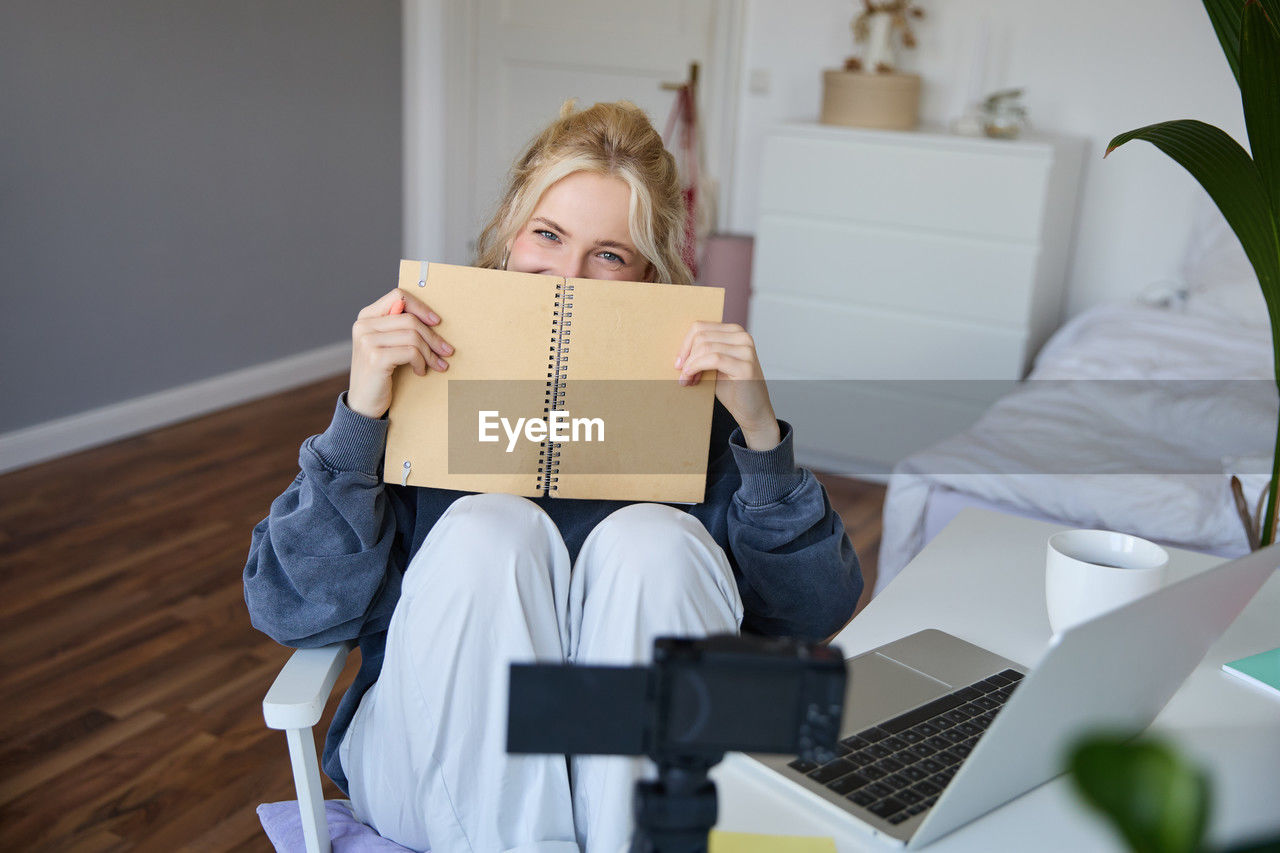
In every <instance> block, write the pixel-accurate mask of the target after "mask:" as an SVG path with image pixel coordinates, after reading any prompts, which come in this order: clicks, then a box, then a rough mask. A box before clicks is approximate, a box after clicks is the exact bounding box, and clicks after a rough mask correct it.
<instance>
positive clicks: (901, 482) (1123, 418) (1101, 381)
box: [875, 211, 1277, 593]
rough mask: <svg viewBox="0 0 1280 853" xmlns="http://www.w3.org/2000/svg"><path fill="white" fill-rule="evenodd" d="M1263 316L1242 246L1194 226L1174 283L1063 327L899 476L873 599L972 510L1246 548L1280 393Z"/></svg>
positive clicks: (1237, 550) (893, 483)
mask: <svg viewBox="0 0 1280 853" xmlns="http://www.w3.org/2000/svg"><path fill="white" fill-rule="evenodd" d="M1266 317H1267V315H1266V310H1265V304H1264V302H1263V299H1262V295H1261V291H1260V289H1259V287H1258V283H1257V279H1256V278H1255V277H1254V276H1253V272H1252V269H1251V268H1250V267H1249V265H1248V262H1247V261H1246V260H1245V258H1244V253H1243V251H1242V250H1241V249H1240V244H1239V242H1238V241H1237V240H1236V239H1235V237H1234V235H1233V234H1232V233H1231V232H1230V230H1229V229H1228V228H1227V227H1226V225H1225V223H1224V222H1222V221H1221V217H1220V216H1216V211H1213V212H1212V213H1206V214H1202V215H1201V216H1200V218H1199V219H1198V227H1197V230H1196V233H1195V236H1194V237H1193V239H1192V240H1191V241H1190V245H1189V246H1188V250H1187V253H1186V258H1185V260H1184V263H1183V268H1182V276H1181V279H1180V280H1179V281H1178V282H1173V283H1164V284H1161V285H1160V286H1159V287H1158V288H1156V289H1154V290H1149V291H1148V292H1147V293H1146V294H1145V295H1144V297H1143V298H1141V299H1138V300H1136V301H1133V302H1127V303H1115V304H1104V305H1099V306H1096V307H1094V308H1092V309H1090V310H1087V311H1085V312H1084V313H1082V314H1080V315H1079V316H1077V317H1075V318H1073V319H1072V320H1071V321H1069V322H1068V323H1067V324H1066V325H1064V326H1063V327H1062V328H1061V329H1059V330H1058V331H1057V332H1056V333H1055V334H1054V336H1053V337H1052V338H1051V339H1050V340H1049V341H1048V342H1047V343H1046V344H1045V346H1044V347H1043V348H1042V350H1041V351H1040V354H1039V355H1038V357H1037V359H1036V361H1035V364H1034V366H1033V369H1032V371H1031V373H1030V375H1029V376H1028V378H1027V379H1026V380H1025V381H1024V382H1022V383H1019V385H1018V386H1017V387H1016V388H1015V389H1014V390H1013V391H1012V392H1010V393H1009V394H1007V395H1005V396H1004V397H1002V398H1001V399H1000V400H998V401H997V402H996V403H995V404H994V405H993V406H992V407H991V408H990V409H989V410H988V411H987V412H986V413H985V414H984V415H983V416H982V417H981V418H980V419H979V420H978V422H977V423H975V424H974V425H973V426H972V427H970V428H969V429H967V430H965V431H964V432H962V433H960V434H959V435H956V436H953V437H951V438H949V439H946V440H944V441H942V442H940V443H938V444H936V445H934V446H932V447H930V448H928V449H926V450H924V451H921V452H918V453H915V454H913V455H911V456H909V457H907V458H906V459H904V460H902V461H901V462H900V463H898V465H897V466H895V468H894V470H893V473H892V475H891V477H890V480H889V488H888V492H887V494H886V498H885V508H884V530H883V535H882V539H881V548H880V560H879V577H878V579H877V582H876V587H875V592H877V593H878V592H879V591H880V590H881V589H883V588H884V587H885V586H886V585H887V584H888V583H889V582H890V581H891V580H892V579H893V577H894V576H896V574H897V573H898V572H899V571H901V569H902V567H903V566H905V565H906V564H907V562H908V561H910V559H911V558H912V557H914V556H915V554H916V553H917V552H918V551H919V550H920V549H921V548H922V547H923V546H924V545H925V543H926V542H928V541H929V539H931V538H932V536H933V535H934V534H935V533H936V532H937V531H938V530H940V529H941V528H942V527H943V526H945V524H946V523H947V522H948V521H950V520H951V518H952V517H954V516H955V514H956V513H958V512H959V511H960V510H961V509H963V508H965V507H968V506H981V507H986V508H989V509H996V510H999V511H1003V512H1009V513H1014V514H1017V515H1024V516H1028V517H1031V518H1038V519H1046V520H1052V521H1057V522H1061V523H1065V524H1070V525H1073V526H1078V527H1101V528H1107V529H1111V530H1121V531H1124V532H1128V533H1133V534H1136V535H1139V536H1143V537H1145V538H1148V539H1152V540H1155V541H1157V542H1162V543H1166V544H1170V545H1175V546H1178V547H1182V548H1189V549H1192V550H1197V551H1203V552H1208V553H1213V554H1218V555H1221V556H1224V557H1230V556H1237V555H1239V554H1243V553H1245V552H1246V551H1247V550H1248V547H1249V545H1248V539H1247V536H1246V532H1245V526H1244V524H1243V523H1242V521H1241V518H1240V513H1239V510H1238V509H1237V501H1236V499H1235V497H1234V496H1233V493H1232V490H1231V486H1230V478H1231V476H1232V475H1236V476H1237V477H1238V478H1239V479H1240V481H1241V484H1242V487H1243V496H1244V500H1245V502H1246V503H1247V504H1248V506H1249V507H1250V508H1255V507H1256V506H1257V504H1258V501H1259V498H1260V496H1261V494H1262V492H1263V490H1264V488H1265V486H1266V483H1267V481H1268V479H1269V475H1270V461H1271V453H1272V449H1273V446H1274V443H1275V436H1276V419H1277V393H1276V386H1275V381H1274V375H1275V374H1274V356H1273V354H1272V344H1271V332H1270V328H1269V326H1268V325H1267V319H1266Z"/></svg>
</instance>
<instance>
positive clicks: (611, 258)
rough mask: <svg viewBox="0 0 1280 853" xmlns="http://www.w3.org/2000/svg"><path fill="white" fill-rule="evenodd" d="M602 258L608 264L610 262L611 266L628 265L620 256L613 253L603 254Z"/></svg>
mask: <svg viewBox="0 0 1280 853" xmlns="http://www.w3.org/2000/svg"><path fill="white" fill-rule="evenodd" d="M600 257H601V258H603V259H604V260H606V261H608V262H609V263H611V264H625V263H626V261H624V260H623V259H622V258H620V257H619V256H617V255H615V254H614V253H613V252H601V253H600Z"/></svg>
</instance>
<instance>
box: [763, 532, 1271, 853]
mask: <svg viewBox="0 0 1280 853" xmlns="http://www.w3.org/2000/svg"><path fill="white" fill-rule="evenodd" d="M1277 565H1280V545H1276V546H1272V547H1269V548H1266V549H1263V550H1261V551H1257V552H1254V553H1253V554H1250V555H1248V556H1246V557H1243V558H1241V559H1239V560H1233V561H1231V562H1227V563H1223V564H1222V565H1220V566H1215V567H1213V568H1210V569H1207V570H1205V571H1203V572H1200V573H1199V574H1196V575H1193V576H1192V577H1189V578H1186V579H1185V580H1182V581H1179V582H1177V583H1174V584H1171V585H1169V586H1167V587H1165V588H1164V589H1161V590H1159V591H1157V592H1155V593H1152V594H1151V595H1149V596H1147V597H1145V598H1143V599H1140V600H1138V601H1135V602H1133V603H1131V604H1128V605H1126V606H1124V607H1121V608H1119V609H1116V610H1113V611H1111V612H1110V613H1106V614H1104V615H1102V616H1099V617H1098V618H1096V619H1094V620H1092V621H1090V622H1085V623H1083V624H1080V625H1078V626H1076V627H1074V628H1071V629H1069V630H1067V631H1064V632H1063V633H1061V634H1059V635H1058V636H1057V637H1056V638H1055V641H1054V642H1053V643H1052V644H1051V645H1050V648H1049V650H1048V651H1047V652H1046V653H1045V655H1044V657H1043V659H1042V660H1041V662H1040V664H1039V665H1038V666H1037V667H1036V668H1035V670H1034V671H1030V672H1028V671H1027V669H1026V668H1025V667H1022V666H1019V665H1018V664H1017V663H1015V662H1013V661H1011V660H1007V659H1005V658H1003V657H1000V656H999V655H996V654H992V653H991V652H989V651H987V650H985V649H982V648H979V647H978V646H975V645H972V644H970V643H967V642H965V641H963V640H960V639H958V638H956V637H953V636H951V635H950V634H944V633H943V632H941V631H921V632H920V633H917V634H912V635H911V636H909V637H904V638H903V639H901V640H897V641H895V642H892V643H889V644H888V645H885V646H881V647H880V648H878V649H875V650H873V651H870V652H867V653H866V654H864V655H859V656H858V657H855V658H851V659H850V660H849V661H848V662H847V665H848V672H849V681H848V690H847V692H846V694H845V712H844V721H843V725H842V727H841V738H842V740H841V741H840V752H841V756H840V757H839V758H836V759H835V760H834V761H831V762H828V763H826V764H823V765H817V764H812V763H806V762H802V761H799V760H789V759H788V757H786V756H769V755H752V756H751V757H752V758H753V759H755V760H757V761H759V762H761V763H762V764H764V765H766V766H767V767H769V768H771V769H773V770H776V771H777V772H778V773H780V774H782V775H783V776H785V777H786V778H787V779H789V780H791V781H792V782H794V783H795V784H797V785H800V786H802V787H803V788H804V789H805V790H806V791H808V792H809V793H810V794H812V795H813V796H814V797H816V798H818V799H819V800H820V801H821V802H823V803H825V804H827V805H828V806H830V807H832V808H835V809H838V810H840V811H841V812H843V813H844V814H847V815H849V816H852V817H853V818H856V819H857V820H858V821H860V822H862V823H863V824H864V825H865V826H866V827H869V828H870V829H871V830H873V831H874V832H876V833H878V834H880V835H882V836H884V837H885V838H886V839H890V840H894V841H896V842H898V843H900V844H905V845H906V846H908V847H913V848H914V847H920V846H923V845H925V844H928V843H929V842H930V841H933V840H935V839H937V838H939V837H940V836H942V835H945V834H946V833H948V832H950V831H951V830H953V829H956V828H958V827H960V826H963V825H964V824H966V823H968V822H969V821H971V820H973V819H974V818H977V817H979V816H981V815H983V814H986V813H987V812H988V811H991V810H992V809H994V808H996V807H997V806H999V805H1002V804H1003V803H1006V802H1008V801H1009V800H1011V799H1013V798H1014V797H1017V796H1018V795H1020V794H1022V793H1024V792H1026V791H1029V790H1030V789H1032V788H1034V787H1035V786H1037V785H1039V784H1041V783H1042V782H1045V781H1047V780H1049V779H1051V778H1053V777H1054V776H1057V775H1058V774H1059V773H1062V772H1063V770H1064V767H1063V761H1064V757H1065V755H1066V753H1067V750H1068V749H1069V747H1070V746H1071V745H1072V744H1073V743H1074V742H1075V741H1076V739H1078V738H1079V737H1080V736H1081V734H1083V733H1084V732H1086V731H1089V730H1091V729H1097V728H1106V729H1111V730H1119V731H1130V732H1133V733H1135V734H1136V733H1138V732H1140V731H1141V730H1142V729H1144V728H1146V727H1147V726H1148V725H1149V724H1150V723H1151V721H1152V720H1153V719H1155V717H1156V715H1157V714H1158V713H1159V712H1160V710H1161V709H1162V708H1163V707H1164V706H1165V704H1166V703H1167V702H1168V701H1169V699H1170V698H1171V697H1172V696H1173V694H1174V692H1176V691H1177V689H1178V687H1179V686H1181V684H1182V682H1183V681H1184V680H1186V678H1187V676H1188V675H1190V674H1191V671H1192V670H1193V669H1195V667H1196V665H1197V664H1198V663H1199V662H1200V661H1201V659H1203V658H1204V655H1205V653H1206V652H1207V651H1208V650H1209V646H1210V645H1212V644H1213V642H1214V641H1215V640H1216V639H1217V638H1218V637H1219V636H1221V634H1222V633H1223V632H1224V631H1225V630H1226V629H1227V626H1228V625H1230V624H1231V622H1232V621H1234V620H1235V618H1236V616H1238V615H1239V613H1240V611H1241V610H1243V609H1244V607H1245V605H1246V604H1247V603H1248V602H1249V599H1250V598H1252V597H1253V595H1254V594H1255V593H1256V592H1257V591H1258V589H1259V588H1260V587H1261V586H1262V584H1263V583H1264V582H1265V581H1266V580H1267V578H1268V577H1270V575H1271V573H1272V572H1273V571H1274V570H1275V569H1276V567H1277Z"/></svg>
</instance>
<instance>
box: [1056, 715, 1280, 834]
mask: <svg viewBox="0 0 1280 853" xmlns="http://www.w3.org/2000/svg"><path fill="white" fill-rule="evenodd" d="M1067 773H1068V775H1070V777H1071V781H1072V783H1073V784H1074V785H1075V789H1076V791H1077V793H1079V794H1080V796H1081V797H1082V798H1083V799H1084V801H1085V802H1086V803H1088V804H1089V806H1090V807H1091V808H1093V809H1094V810H1096V811H1097V812H1099V813H1100V814H1102V815H1103V816H1104V817H1105V818H1106V819H1107V820H1108V822H1110V824H1111V825H1112V827H1113V828H1114V829H1115V830H1116V831H1117V832H1118V833H1119V834H1120V836H1121V837H1122V838H1123V839H1124V841H1125V844H1126V845H1127V846H1128V847H1129V849H1130V850H1132V851H1134V853H1198V851H1202V850H1205V849H1207V848H1206V847H1205V843H1204V835H1205V829H1206V827H1207V826H1208V824H1209V811H1210V807H1211V804H1212V797H1211V794H1210V787H1209V779H1208V777H1207V776H1206V775H1205V774H1204V772H1203V771H1201V770H1200V769H1199V768H1198V767H1196V766H1195V765H1194V764H1192V763H1191V762H1190V761H1188V760H1187V759H1185V758H1183V757H1182V756H1181V755H1180V754H1179V753H1178V752H1177V750H1175V749H1174V748H1173V747H1172V746H1170V745H1169V744H1167V743H1164V742H1162V741H1158V740H1133V739H1131V738H1128V737H1123V736H1116V735H1106V734H1099V735H1093V736H1090V737H1088V738H1086V739H1084V740H1083V741H1081V742H1080V743H1079V744H1078V745H1077V746H1076V748H1075V749H1074V750H1073V751H1072V753H1071V757H1070V758H1069V759H1068V762H1067ZM1231 849H1232V851H1233V853H1264V851H1266V853H1276V851H1280V838H1273V839H1267V840H1258V841H1255V842H1252V843H1250V844H1248V845H1245V846H1242V847H1233V848H1231Z"/></svg>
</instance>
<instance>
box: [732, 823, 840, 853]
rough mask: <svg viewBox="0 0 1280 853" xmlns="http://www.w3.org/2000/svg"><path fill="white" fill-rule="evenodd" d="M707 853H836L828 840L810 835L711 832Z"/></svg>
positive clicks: (833, 844) (834, 846) (831, 842)
mask: <svg viewBox="0 0 1280 853" xmlns="http://www.w3.org/2000/svg"><path fill="white" fill-rule="evenodd" d="M707 853H836V843H835V842H834V841H832V840H831V839H830V838H819V837H816V836H812V835H756V834H755V833H751V832H721V831H720V830H718V829H713V830H711V835H710V837H709V838H708V839H707Z"/></svg>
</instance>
